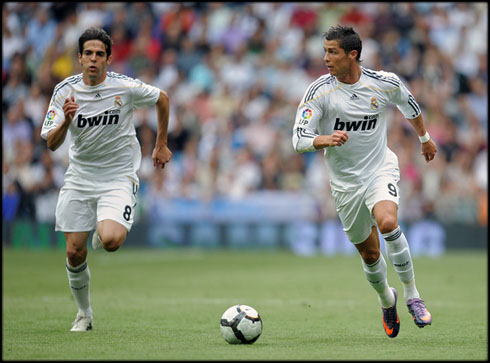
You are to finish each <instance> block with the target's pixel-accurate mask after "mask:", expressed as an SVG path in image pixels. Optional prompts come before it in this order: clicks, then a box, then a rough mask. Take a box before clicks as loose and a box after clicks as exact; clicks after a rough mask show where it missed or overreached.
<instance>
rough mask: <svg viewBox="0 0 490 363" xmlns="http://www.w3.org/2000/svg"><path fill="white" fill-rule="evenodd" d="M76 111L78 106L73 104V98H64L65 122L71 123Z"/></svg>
mask: <svg viewBox="0 0 490 363" xmlns="http://www.w3.org/2000/svg"><path fill="white" fill-rule="evenodd" d="M77 110H78V104H77V103H75V97H73V96H71V97H70V98H66V99H65V103H64V104H63V113H64V114H65V120H66V121H68V122H71V121H72V120H73V117H74V116H75V113H76V112H77Z"/></svg>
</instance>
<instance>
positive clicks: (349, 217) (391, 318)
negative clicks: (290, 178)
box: [332, 191, 400, 338]
mask: <svg viewBox="0 0 490 363" xmlns="http://www.w3.org/2000/svg"><path fill="white" fill-rule="evenodd" d="M332 195H333V197H334V200H335V205H336V208H337V213H338V215H339V218H340V220H341V222H342V225H343V227H344V231H345V233H346V234H347V237H348V238H349V240H350V241H351V242H352V243H353V244H354V245H355V246H356V248H357V250H358V251H359V254H360V255H361V262H362V267H363V270H364V273H365V275H366V278H367V280H368V282H369V283H370V285H371V286H372V287H373V289H374V290H375V292H376V294H377V295H378V300H379V302H380V305H381V308H382V312H383V316H382V318H383V326H384V329H385V332H386V334H387V335H388V336H389V337H391V338H394V337H396V335H397V334H398V331H399V326H400V320H399V319H398V315H397V313H396V291H395V290H394V289H391V288H390V287H389V285H388V280H387V271H386V262H385V260H384V258H383V255H382V254H381V252H380V244H379V238H378V232H377V229H376V221H375V220H374V218H373V217H372V216H371V213H370V212H369V210H368V209H367V207H366V206H365V204H364V193H363V192H362V191H357V192H352V193H340V192H338V191H332Z"/></svg>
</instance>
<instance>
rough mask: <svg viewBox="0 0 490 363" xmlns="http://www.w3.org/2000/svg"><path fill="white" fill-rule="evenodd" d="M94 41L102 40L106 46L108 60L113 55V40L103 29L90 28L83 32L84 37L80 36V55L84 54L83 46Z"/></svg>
mask: <svg viewBox="0 0 490 363" xmlns="http://www.w3.org/2000/svg"><path fill="white" fill-rule="evenodd" d="M94 39H95V40H100V41H101V42H102V43H104V44H105V51H106V54H107V58H109V56H110V55H111V53H112V38H111V37H110V35H109V34H107V33H106V31H105V30H104V29H102V28H93V27H92V28H88V29H87V30H85V31H84V32H83V34H82V35H80V38H78V51H79V52H80V54H82V52H83V44H84V43H85V42H86V41H88V40H94Z"/></svg>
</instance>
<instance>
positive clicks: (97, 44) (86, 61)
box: [78, 39, 112, 86]
mask: <svg viewBox="0 0 490 363" xmlns="http://www.w3.org/2000/svg"><path fill="white" fill-rule="evenodd" d="M111 60H112V56H109V57H107V53H106V48H105V44H104V43H103V42H101V41H100V40H97V39H93V40H87V41H86V42H85V43H84V44H83V52H82V54H80V53H78V61H79V62H80V65H81V66H82V72H83V79H84V81H85V82H86V83H88V84H89V85H91V86H95V85H97V84H99V83H101V82H102V81H103V80H104V79H105V74H106V70H107V65H109V64H110V63H111Z"/></svg>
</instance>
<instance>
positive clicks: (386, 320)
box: [381, 287, 400, 338]
mask: <svg viewBox="0 0 490 363" xmlns="http://www.w3.org/2000/svg"><path fill="white" fill-rule="evenodd" d="M391 291H393V295H395V303H394V304H393V306H392V307H390V308H386V309H385V308H381V309H382V310H383V327H384V328H385V333H386V335H388V336H389V337H390V338H394V337H396V336H397V335H398V331H399V330H400V319H398V314H397V313H396V300H397V294H396V290H395V288H393V287H392V288H391Z"/></svg>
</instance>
